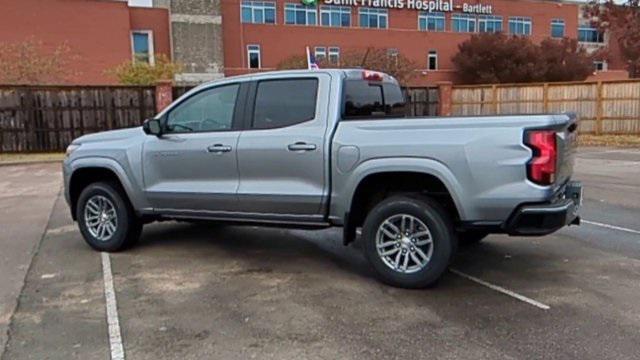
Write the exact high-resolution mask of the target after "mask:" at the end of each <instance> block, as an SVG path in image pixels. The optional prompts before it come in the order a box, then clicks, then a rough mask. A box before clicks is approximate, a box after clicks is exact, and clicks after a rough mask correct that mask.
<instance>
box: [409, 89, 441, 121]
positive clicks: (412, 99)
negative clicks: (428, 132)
mask: <svg viewBox="0 0 640 360" xmlns="http://www.w3.org/2000/svg"><path fill="white" fill-rule="evenodd" d="M403 91H404V94H405V98H406V99H407V108H406V110H407V115H409V116H436V115H439V114H438V103H439V100H440V96H439V91H438V88H437V87H412V88H403Z"/></svg>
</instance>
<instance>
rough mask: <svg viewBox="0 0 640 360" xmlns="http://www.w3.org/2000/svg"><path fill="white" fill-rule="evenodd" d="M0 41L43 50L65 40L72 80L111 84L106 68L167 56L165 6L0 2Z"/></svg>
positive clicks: (69, 0) (65, 0) (91, 0)
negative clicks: (24, 43) (30, 44)
mask: <svg viewBox="0 0 640 360" xmlns="http://www.w3.org/2000/svg"><path fill="white" fill-rule="evenodd" d="M0 7H1V8H2V11H0V43H17V42H21V41H25V40H27V39H35V40H37V41H39V42H42V44H43V46H44V47H45V51H47V50H49V51H53V49H55V48H57V47H58V46H60V45H61V44H63V43H67V44H68V46H69V48H70V51H71V54H72V55H73V58H74V60H73V63H72V64H71V66H73V67H74V73H75V74H74V75H73V76H72V77H71V78H70V79H68V82H69V83H71V84H88V85H93V84H111V83H114V82H115V81H116V79H115V78H114V77H113V76H111V75H109V74H108V70H109V69H112V68H114V67H116V66H117V65H120V64H122V63H124V62H126V61H128V60H132V59H133V58H134V57H135V56H136V53H137V57H138V58H139V59H141V60H144V61H149V62H153V61H154V60H155V56H156V54H166V55H168V56H170V55H171V45H170V35H169V32H170V29H169V17H168V16H169V15H168V12H167V10H165V9H156V8H139V7H130V6H128V5H127V2H126V1H124V2H123V1H101V0H0Z"/></svg>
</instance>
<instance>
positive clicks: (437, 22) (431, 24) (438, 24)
mask: <svg viewBox="0 0 640 360" xmlns="http://www.w3.org/2000/svg"><path fill="white" fill-rule="evenodd" d="M444 23H445V17H444V13H440V12H426V11H421V12H420V13H419V14H418V28H419V29H420V30H422V31H444V28H445V26H444Z"/></svg>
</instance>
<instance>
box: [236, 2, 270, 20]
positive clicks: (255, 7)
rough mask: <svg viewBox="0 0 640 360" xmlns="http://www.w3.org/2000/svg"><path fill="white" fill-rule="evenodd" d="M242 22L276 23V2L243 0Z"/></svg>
mask: <svg viewBox="0 0 640 360" xmlns="http://www.w3.org/2000/svg"><path fill="white" fill-rule="evenodd" d="M241 10H242V22H245V23H255V24H275V23H276V3H275V2H271V1H250V0H243V1H242V5H241Z"/></svg>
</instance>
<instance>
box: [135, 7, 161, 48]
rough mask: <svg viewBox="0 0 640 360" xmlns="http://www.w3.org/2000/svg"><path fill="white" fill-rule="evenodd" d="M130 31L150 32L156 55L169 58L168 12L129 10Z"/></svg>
mask: <svg viewBox="0 0 640 360" xmlns="http://www.w3.org/2000/svg"><path fill="white" fill-rule="evenodd" d="M129 14H130V24H131V29H132V30H152V31H153V47H154V50H155V53H156V55H157V54H165V55H167V56H169V57H170V56H171V40H170V39H171V34H170V32H169V28H170V22H169V12H168V11H167V10H165V9H156V8H142V7H131V8H129Z"/></svg>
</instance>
